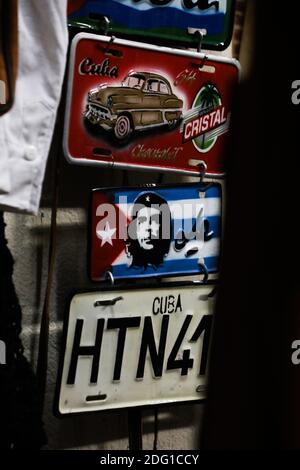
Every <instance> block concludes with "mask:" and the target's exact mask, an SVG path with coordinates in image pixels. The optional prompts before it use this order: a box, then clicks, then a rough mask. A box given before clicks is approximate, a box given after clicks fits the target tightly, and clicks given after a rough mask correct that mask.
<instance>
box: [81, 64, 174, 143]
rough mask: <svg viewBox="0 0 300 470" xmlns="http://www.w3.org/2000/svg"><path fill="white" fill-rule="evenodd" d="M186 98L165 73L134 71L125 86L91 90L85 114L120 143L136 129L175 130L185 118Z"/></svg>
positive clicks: (127, 138)
mask: <svg viewBox="0 0 300 470" xmlns="http://www.w3.org/2000/svg"><path fill="white" fill-rule="evenodd" d="M182 106H183V101H182V100H181V99H179V98H178V97H177V96H176V95H175V94H174V93H173V92H172V88H171V85H170V83H169V82H168V80H166V79H165V78H164V77H162V76H161V75H158V74H155V73H149V72H131V73H129V74H128V75H127V77H125V79H124V80H123V82H122V84H121V86H106V85H103V86H99V87H98V88H95V89H93V90H90V91H89V93H88V98H87V105H86V110H85V113H84V116H85V119H86V120H87V121H88V123H90V124H92V125H95V126H97V125H98V126H100V127H101V128H103V129H105V130H107V131H109V130H112V131H113V134H114V136H115V139H116V140H117V141H118V142H119V143H124V142H127V141H128V140H129V138H130V136H131V135H132V133H133V131H139V130H142V129H149V128H155V127H157V126H164V125H165V126H166V127H168V128H169V129H173V128H174V127H175V126H176V125H177V124H178V123H179V121H180V120H181V118H182Z"/></svg>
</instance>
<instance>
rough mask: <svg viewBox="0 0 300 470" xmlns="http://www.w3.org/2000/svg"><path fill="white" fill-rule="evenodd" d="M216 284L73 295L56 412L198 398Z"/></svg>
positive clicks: (202, 384) (202, 387) (202, 390)
mask: <svg viewBox="0 0 300 470" xmlns="http://www.w3.org/2000/svg"><path fill="white" fill-rule="evenodd" d="M213 293H214V286H212V285H195V286H187V285H185V286H184V285H182V286H176V287H175V286H174V287H172V286H168V287H163V288H162V287H160V288H155V289H154V290H152V289H151V288H142V289H139V290H136V289H135V290H120V289H115V290H110V291H102V292H94V293H85V294H77V295H75V296H74V297H73V299H72V301H71V304H70V311H69V318H68V326H67V334H66V342H65V351H64V357H63V367H62V373H61V381H60V390H59V399H58V410H59V412H60V413H61V414H70V413H84V412H91V411H97V410H109V409H114V408H126V407H132V406H142V405H155V404H164V403H175V402H184V401H194V400H199V399H203V398H204V397H205V390H206V374H207V359H208V352H209V342H210V334H211V326H212V313H213V305H214V297H213V295H212V294H213Z"/></svg>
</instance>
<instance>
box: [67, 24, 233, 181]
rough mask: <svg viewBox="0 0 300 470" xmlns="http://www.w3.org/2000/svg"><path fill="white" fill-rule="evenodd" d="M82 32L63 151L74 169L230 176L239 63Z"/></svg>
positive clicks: (76, 43) (74, 52)
mask: <svg viewBox="0 0 300 470" xmlns="http://www.w3.org/2000/svg"><path fill="white" fill-rule="evenodd" d="M108 41H109V39H108V38H107V37H104V36H96V35H90V34H85V33H81V34H78V35H77V36H76V37H75V39H74V40H73V42H72V47H71V59H70V69H69V80H68V97H67V109H66V120H65V136H64V151H65V155H66V157H67V158H68V160H69V161H70V162H71V163H78V164H84V165H89V164H90V165H101V166H110V167H116V168H125V169H129V168H133V169H141V170H149V169H152V170H164V171H177V172H180V173H185V174H189V175H195V174H198V173H199V164H201V163H202V162H204V163H205V164H206V166H207V173H208V174H210V175H220V174H223V173H224V171H225V163H226V156H227V154H228V150H229V149H228V143H229V133H230V116H231V105H232V97H233V92H234V89H235V87H236V85H237V81H238V75H239V68H238V63H237V62H236V61H235V60H234V59H228V58H223V57H222V58H221V57H215V56H204V55H203V54H199V53H193V52H189V51H180V50H175V49H167V48H158V47H156V48H154V46H150V45H146V44H140V43H134V42H130V41H123V40H115V41H114V42H113V43H111V44H109V43H108Z"/></svg>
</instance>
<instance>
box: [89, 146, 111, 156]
mask: <svg viewBox="0 0 300 470" xmlns="http://www.w3.org/2000/svg"><path fill="white" fill-rule="evenodd" d="M93 155H94V156H96V157H97V156H99V157H100V156H101V157H111V150H109V149H103V148H101V147H94V148H93Z"/></svg>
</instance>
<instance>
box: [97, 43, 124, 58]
mask: <svg viewBox="0 0 300 470" xmlns="http://www.w3.org/2000/svg"><path fill="white" fill-rule="evenodd" d="M96 48H97V49H99V50H100V51H101V52H103V53H104V54H105V55H112V56H113V57H123V52H122V51H120V50H119V49H111V48H110V47H109V43H108V44H107V46H101V45H100V44H97V45H96Z"/></svg>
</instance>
